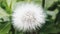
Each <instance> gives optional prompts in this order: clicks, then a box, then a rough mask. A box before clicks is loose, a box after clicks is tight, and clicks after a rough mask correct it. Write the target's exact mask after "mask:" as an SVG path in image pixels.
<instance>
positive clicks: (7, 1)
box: [0, 0, 60, 34]
mask: <svg viewBox="0 0 60 34" xmlns="http://www.w3.org/2000/svg"><path fill="white" fill-rule="evenodd" d="M21 1H26V0H0V34H9V33H10V34H12V33H13V31H10V30H11V25H12V24H11V15H12V12H13V11H12V9H13V5H14V4H15V3H16V2H21ZM32 1H34V2H35V3H37V4H42V0H32ZM54 2H57V0H45V7H44V9H45V11H46V13H47V14H48V17H47V20H46V23H45V24H44V25H43V27H42V28H41V29H40V30H39V31H36V32H37V33H39V34H52V33H53V34H57V33H59V32H60V22H58V23H57V24H55V23H54V21H55V19H56V14H57V13H58V9H55V10H54V11H49V10H48V8H49V7H50V6H51V5H52V4H53V3H54ZM15 34H25V33H23V32H18V31H17V30H15Z"/></svg>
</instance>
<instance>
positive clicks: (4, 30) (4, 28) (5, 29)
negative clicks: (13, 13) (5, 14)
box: [0, 22, 11, 34]
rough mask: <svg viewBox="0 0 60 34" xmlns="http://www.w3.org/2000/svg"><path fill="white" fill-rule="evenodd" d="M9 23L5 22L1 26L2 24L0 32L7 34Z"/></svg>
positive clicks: (0, 33)
mask: <svg viewBox="0 0 60 34" xmlns="http://www.w3.org/2000/svg"><path fill="white" fill-rule="evenodd" d="M10 25H11V24H10V23H9V22H8V23H6V24H5V25H4V26H3V27H2V25H1V26H0V34H8V32H9V30H10Z"/></svg>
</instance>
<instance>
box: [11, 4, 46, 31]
mask: <svg viewBox="0 0 60 34" xmlns="http://www.w3.org/2000/svg"><path fill="white" fill-rule="evenodd" d="M45 19H46V14H45V13H44V11H43V9H42V7H41V6H38V5H35V4H34V3H17V4H16V6H15V9H14V10H13V14H12V20H13V21H12V23H13V26H14V28H16V29H17V30H19V31H21V30H22V31H23V32H24V31H32V30H36V28H38V27H41V26H42V24H44V23H45Z"/></svg>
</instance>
